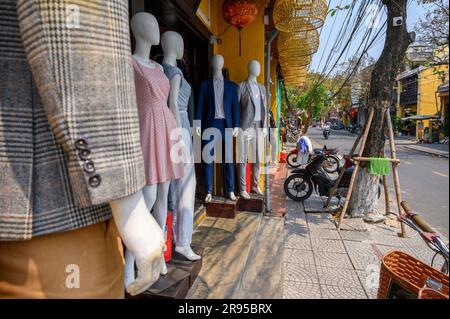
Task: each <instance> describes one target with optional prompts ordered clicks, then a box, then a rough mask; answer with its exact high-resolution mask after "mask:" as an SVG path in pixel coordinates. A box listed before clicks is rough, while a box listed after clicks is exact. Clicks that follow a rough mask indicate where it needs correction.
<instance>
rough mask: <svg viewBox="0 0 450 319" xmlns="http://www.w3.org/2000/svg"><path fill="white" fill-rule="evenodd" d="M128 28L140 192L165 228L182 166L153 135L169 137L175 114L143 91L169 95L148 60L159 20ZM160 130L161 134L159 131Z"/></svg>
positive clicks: (130, 267)
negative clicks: (141, 166)
mask: <svg viewBox="0 0 450 319" xmlns="http://www.w3.org/2000/svg"><path fill="white" fill-rule="evenodd" d="M131 29H132V32H133V35H134V37H135V39H136V49H135V51H134V54H133V58H134V68H135V75H136V90H137V96H138V106H139V107H138V109H139V117H140V122H141V123H140V124H141V143H142V147H143V153H144V162H145V164H146V173H147V185H146V186H145V187H144V189H143V195H144V200H145V203H146V205H147V207H148V209H149V210H150V211H152V210H153V216H154V217H155V219H156V221H157V223H158V224H159V226H160V228H161V229H165V225H166V219H167V201H168V194H169V186H170V182H171V180H173V179H177V178H181V177H182V176H183V166H182V163H180V165H176V164H175V163H173V162H172V161H171V158H170V151H167V150H170V149H171V146H172V145H165V144H164V143H162V142H160V141H157V140H156V138H157V133H156V132H158V133H160V134H167V135H170V133H171V131H172V130H173V129H176V119H175V117H174V113H172V112H170V110H169V109H168V107H167V96H156V95H155V96H153V95H154V94H152V93H153V92H148V91H145V90H152V89H153V90H155V91H156V93H157V94H158V95H164V94H165V93H166V91H167V94H168V90H169V86H170V84H169V82H168V79H167V77H165V75H164V71H163V68H162V66H161V65H159V64H157V63H156V62H154V61H152V60H150V52H151V49H152V46H154V45H159V42H160V33H159V24H158V21H157V20H156V18H155V17H154V16H153V15H151V14H149V13H145V12H141V13H138V14H136V15H135V16H134V17H133V18H132V20H131ZM147 77H149V79H147ZM147 81H148V82H147ZM166 82H167V83H166ZM166 86H167V88H166ZM141 91H142V92H143V93H142V92H141ZM149 96H151V97H150V98H151V99H152V100H151V101H148V100H146V99H148V98H149ZM155 100H156V101H155ZM155 103H158V105H156V104H155ZM158 121H162V122H158ZM155 123H157V124H155ZM155 126H158V127H155ZM159 126H161V128H160V127H159ZM159 129H161V130H163V131H162V132H161V131H158V130H159ZM168 139H169V137H168ZM158 147H160V148H163V151H162V152H161V151H160V150H158ZM165 163H167V166H170V167H169V169H168V172H166V171H164V169H165V168H164V167H162V165H165ZM161 170H162V173H161ZM155 171H157V172H155ZM152 174H153V175H152ZM161 174H162V175H163V176H161ZM135 257H137V256H135V255H134V254H133V252H132V251H128V250H127V252H126V254H125V260H126V262H125V283H126V284H128V283H129V282H131V281H133V280H134V277H135V274H134V262H135ZM161 265H162V266H161V274H162V275H165V274H167V265H166V263H165V261H164V258H163V257H162V258H161ZM138 276H139V274H138Z"/></svg>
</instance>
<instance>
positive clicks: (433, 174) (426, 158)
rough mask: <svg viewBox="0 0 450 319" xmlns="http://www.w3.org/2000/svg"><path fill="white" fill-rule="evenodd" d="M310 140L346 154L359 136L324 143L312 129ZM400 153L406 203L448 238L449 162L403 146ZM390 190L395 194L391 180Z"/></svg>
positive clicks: (337, 134) (340, 134) (340, 135)
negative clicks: (335, 148)
mask: <svg viewBox="0 0 450 319" xmlns="http://www.w3.org/2000/svg"><path fill="white" fill-rule="evenodd" d="M308 136H309V137H310V138H311V139H312V140H313V142H316V143H315V144H316V145H315V146H314V147H320V146H321V145H327V146H328V147H329V148H334V147H338V148H340V149H341V151H342V152H344V153H345V154H347V153H348V152H350V150H351V148H352V146H353V144H354V142H355V140H356V136H355V135H351V134H349V133H348V132H345V131H332V135H331V137H330V139H329V140H328V141H325V139H324V138H323V136H322V131H321V130H320V129H318V128H311V129H310V131H309V132H308ZM317 144H321V145H317ZM387 149H389V147H388V148H387ZM397 153H398V157H399V159H401V160H402V165H401V166H400V167H399V174H400V184H401V188H402V197H403V200H406V201H408V202H409V203H410V205H411V207H412V208H413V209H414V210H415V211H417V212H419V213H421V214H422V216H423V217H424V218H425V219H426V220H427V221H428V222H429V224H430V225H431V226H432V227H434V228H435V229H436V230H437V231H439V232H440V233H441V234H442V235H444V236H445V237H446V238H449V160H448V159H446V158H438V157H434V156H431V155H427V154H424V153H421V152H417V151H413V150H410V149H407V148H405V147H404V146H401V145H400V146H398V147H397ZM389 186H390V188H391V193H393V194H394V188H393V181H392V178H391V180H390V183H389Z"/></svg>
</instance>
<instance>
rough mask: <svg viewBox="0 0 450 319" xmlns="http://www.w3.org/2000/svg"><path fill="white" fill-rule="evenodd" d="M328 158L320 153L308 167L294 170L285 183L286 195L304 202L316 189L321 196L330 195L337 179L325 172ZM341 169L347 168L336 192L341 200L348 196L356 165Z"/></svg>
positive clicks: (379, 194) (379, 193) (379, 192)
mask: <svg viewBox="0 0 450 319" xmlns="http://www.w3.org/2000/svg"><path fill="white" fill-rule="evenodd" d="M326 160H327V157H326V155H325V154H318V155H316V156H315V157H314V159H313V160H312V161H311V163H309V164H308V165H307V166H306V168H304V169H298V170H294V171H293V172H292V175H291V176H289V177H288V178H287V179H286V181H285V183H284V191H285V193H286V195H287V196H288V197H289V198H290V199H292V200H294V201H297V202H303V201H305V200H307V199H308V198H310V197H311V196H312V194H313V192H314V190H316V191H317V192H318V193H319V195H320V196H321V197H324V196H329V194H330V191H331V189H332V188H333V187H334V185H335V183H336V180H334V179H332V178H330V176H329V175H327V174H326V173H325V172H324V170H323V168H322V165H323V163H324V162H325V161H326ZM341 169H345V173H344V176H343V178H342V179H341V182H340V183H339V187H338V189H337V192H336V194H335V196H336V197H337V198H338V199H339V200H341V199H342V198H346V197H347V195H348V189H349V187H350V181H351V178H352V175H353V171H354V166H353V165H352V166H351V167H347V168H339V172H340V170H341ZM378 196H379V197H380V196H381V186H380V187H379V189H378Z"/></svg>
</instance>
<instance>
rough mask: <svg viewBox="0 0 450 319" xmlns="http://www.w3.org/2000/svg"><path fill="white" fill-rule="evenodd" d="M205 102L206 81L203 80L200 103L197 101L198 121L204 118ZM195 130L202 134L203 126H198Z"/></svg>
mask: <svg viewBox="0 0 450 319" xmlns="http://www.w3.org/2000/svg"><path fill="white" fill-rule="evenodd" d="M204 104H205V82H202V84H201V86H200V92H199V95H198V103H197V112H196V113H195V120H196V121H201V120H202V118H203V107H204ZM202 124H203V123H200V125H202ZM195 132H196V133H197V135H198V136H201V135H202V128H201V126H200V127H196V128H195Z"/></svg>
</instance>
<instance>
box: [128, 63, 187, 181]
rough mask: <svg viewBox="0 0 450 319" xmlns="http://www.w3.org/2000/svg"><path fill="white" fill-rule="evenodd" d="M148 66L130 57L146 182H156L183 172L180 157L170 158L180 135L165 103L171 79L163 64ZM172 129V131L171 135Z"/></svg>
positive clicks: (181, 174) (169, 178)
mask: <svg viewBox="0 0 450 319" xmlns="http://www.w3.org/2000/svg"><path fill="white" fill-rule="evenodd" d="M154 63H155V67H153V68H150V67H147V66H144V65H141V64H140V63H139V62H138V61H136V59H133V66H134V70H135V83H136V95H137V101H138V111H139V122H140V124H139V125H140V129H141V144H142V152H143V154H144V163H145V173H146V177H147V185H148V186H150V185H155V184H160V183H164V182H168V181H172V180H174V179H179V178H181V177H183V175H184V165H183V162H182V161H179V162H176V161H174V160H173V159H172V158H171V150H172V149H175V147H176V144H178V143H180V139H179V138H178V137H177V136H176V134H175V133H176V132H174V131H175V130H176V129H177V123H176V120H175V116H174V114H173V113H172V111H171V110H170V109H169V107H168V106H167V101H168V99H169V92H170V83H169V79H168V78H167V76H166V75H165V74H164V71H163V69H162V66H160V65H159V64H157V63H156V62H154ZM172 133H174V134H175V137H176V138H174V136H171V135H172Z"/></svg>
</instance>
